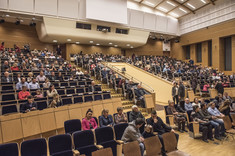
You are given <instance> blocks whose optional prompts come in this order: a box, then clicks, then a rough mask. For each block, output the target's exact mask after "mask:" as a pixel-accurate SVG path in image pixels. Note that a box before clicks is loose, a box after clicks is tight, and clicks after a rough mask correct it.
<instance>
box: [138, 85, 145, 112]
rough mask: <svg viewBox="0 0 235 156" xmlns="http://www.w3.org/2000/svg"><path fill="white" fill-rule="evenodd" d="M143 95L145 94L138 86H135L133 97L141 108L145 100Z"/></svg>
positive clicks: (143, 106)
mask: <svg viewBox="0 0 235 156" xmlns="http://www.w3.org/2000/svg"><path fill="white" fill-rule="evenodd" d="M145 94H147V92H146V91H145V90H144V89H143V88H142V86H141V85H140V84H139V85H138V86H137V89H136V90H135V95H136V96H137V99H138V100H140V102H141V103H140V105H141V107H142V108H145V99H144V95H145Z"/></svg>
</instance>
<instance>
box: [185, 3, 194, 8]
mask: <svg viewBox="0 0 235 156" xmlns="http://www.w3.org/2000/svg"><path fill="white" fill-rule="evenodd" d="M187 5H188V6H190V7H191V8H193V9H196V8H195V6H193V5H192V4H190V3H187Z"/></svg>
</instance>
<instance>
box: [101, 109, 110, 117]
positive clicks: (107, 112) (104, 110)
mask: <svg viewBox="0 0 235 156" xmlns="http://www.w3.org/2000/svg"><path fill="white" fill-rule="evenodd" d="M102 115H103V116H105V117H107V116H108V115H109V110H108V109H103V111H102Z"/></svg>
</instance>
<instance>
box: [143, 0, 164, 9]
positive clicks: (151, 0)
mask: <svg viewBox="0 0 235 156" xmlns="http://www.w3.org/2000/svg"><path fill="white" fill-rule="evenodd" d="M162 1H163V0H144V1H143V2H142V3H143V4H145V5H148V6H150V7H155V6H156V5H158V4H159V3H161V2H162Z"/></svg>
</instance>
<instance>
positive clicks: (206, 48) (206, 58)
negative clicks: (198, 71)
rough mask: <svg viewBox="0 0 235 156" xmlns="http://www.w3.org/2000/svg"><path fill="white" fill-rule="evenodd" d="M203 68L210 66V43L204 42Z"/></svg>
mask: <svg viewBox="0 0 235 156" xmlns="http://www.w3.org/2000/svg"><path fill="white" fill-rule="evenodd" d="M201 64H202V65H203V66H208V64H209V62H208V41H205V42H202V63H201Z"/></svg>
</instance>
